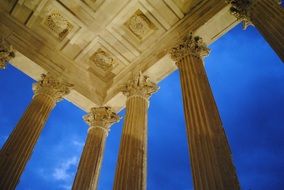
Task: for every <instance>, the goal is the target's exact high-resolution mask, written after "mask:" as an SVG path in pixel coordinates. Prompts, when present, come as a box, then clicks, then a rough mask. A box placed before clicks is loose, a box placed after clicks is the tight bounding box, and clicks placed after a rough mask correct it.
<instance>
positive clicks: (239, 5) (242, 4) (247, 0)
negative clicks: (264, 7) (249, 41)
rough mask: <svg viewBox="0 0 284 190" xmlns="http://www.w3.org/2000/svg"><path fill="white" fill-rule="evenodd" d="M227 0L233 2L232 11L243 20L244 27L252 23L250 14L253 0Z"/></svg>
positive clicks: (229, 2)
mask: <svg viewBox="0 0 284 190" xmlns="http://www.w3.org/2000/svg"><path fill="white" fill-rule="evenodd" d="M256 1H257V0H256ZM226 2H227V3H228V4H231V8H230V13H231V14H232V15H234V16H235V17H236V18H237V19H238V20H240V21H242V22H243V29H246V28H247V27H248V26H249V25H252V23H251V21H250V16H249V10H250V7H251V5H252V0H226Z"/></svg>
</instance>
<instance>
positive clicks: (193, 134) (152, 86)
mask: <svg viewBox="0 0 284 190" xmlns="http://www.w3.org/2000/svg"><path fill="white" fill-rule="evenodd" d="M239 22H243V24H244V27H245V28H246V27H247V26H248V25H253V26H255V27H256V28H257V29H258V30H259V31H260V33H261V34H262V35H263V36H264V38H265V39H266V40H267V42H268V43H269V44H270V45H271V47H272V48H273V49H274V51H275V52H276V53H277V55H278V56H279V57H280V59H281V60H282V61H283V58H284V36H283V34H284V11H283V7H281V5H279V1H276V0H271V1H264V0H240V1H237V0H227V1H225V0H224V1H220V0H212V1H202V0H193V1H188V2H185V1H173V0H164V1H162V0H157V1H144V0H137V1H136V0H135V1H129V0H109V1H76V0H70V1H65V0H56V1H48V0H42V1H18V0H12V1H8V0H4V1H1V2H0V35H1V37H2V42H1V43H0V70H1V72H5V66H6V65H7V64H9V63H11V64H12V65H13V66H15V67H16V68H18V69H19V70H21V71H23V72H24V73H26V74H27V75H29V76H30V77H32V78H33V79H35V80H36V81H37V82H36V83H35V84H34V85H33V87H32V88H33V91H34V96H33V98H32V100H31V103H30V104H29V106H28V107H27V109H26V111H25V113H24V114H23V116H22V117H21V119H20V120H19V122H18V124H17V125H16V126H15V128H14V130H13V132H12V133H11V134H10V136H9V138H8V139H7V141H6V142H5V144H4V145H3V147H2V149H1V151H0V189H3V190H4V189H5V190H10V189H15V188H16V186H17V184H18V182H19V180H20V177H21V175H22V173H23V171H24V169H25V166H26V165H27V163H28V161H29V159H30V157H31V156H32V152H33V150H34V147H35V145H36V143H37V140H38V139H39V137H40V135H41V131H42V130H43V128H44V126H45V123H46V121H47V120H48V117H49V114H50V113H51V111H52V110H53V109H54V108H55V107H56V104H57V103H58V102H60V101H61V100H62V99H63V98H64V99H67V100H69V101H70V102H71V103H73V104H74V105H76V106H78V107H79V108H81V109H82V110H84V111H85V112H87V114H86V115H85V116H84V117H83V119H84V121H85V122H86V123H87V125H88V126H89V127H88V129H84V128H83V127H82V130H86V134H87V138H86V140H85V143H84V148H83V152H82V154H81V158H80V163H79V166H78V168H77V172H76V177H75V179H74V182H73V186H72V189H74V190H81V189H83V190H85V189H86V190H91V189H97V184H98V180H99V175H100V169H101V165H102V162H103V154H104V149H105V143H106V142H107V136H108V134H109V132H110V129H111V125H113V124H114V123H117V122H119V121H120V116H119V115H118V114H119V112H120V111H121V110H123V109H126V114H125V116H124V123H123V129H122V136H121V141H120V143H119V142H118V143H119V147H120V148H119V153H118V155H117V165H116V171H115V177H114V179H113V181H114V185H113V189H114V190H146V189H147V180H146V179H147V138H148V132H147V130H148V127H154V126H148V109H149V106H150V97H151V95H152V94H153V93H156V92H157V93H158V89H159V87H158V83H159V82H160V81H162V80H163V79H164V78H165V77H167V76H168V75H169V74H171V73H172V72H174V71H175V70H178V71H179V73H180V84H181V89H182V98H183V108H184V110H183V111H184V118H185V121H186V126H185V127H186V135H187V142H188V148H189V155H190V163H191V167H192V176H193V182H194V189H195V190H229V189H230V190H240V184H239V181H238V177H237V174H236V169H235V167H234V164H233V161H232V152H231V150H230V146H229V144H228V140H227V137H226V134H225V131H224V128H223V125H222V120H221V117H220V115H219V111H218V108H217V106H216V103H215V100H214V97H213V94H212V90H211V87H210V85H209V81H208V78H207V75H206V72H205V68H204V64H206V63H204V61H203V58H204V57H205V56H210V54H209V53H210V50H209V48H208V45H210V44H212V43H213V42H214V41H216V40H218V38H220V37H221V36H222V35H224V34H225V33H226V32H227V31H228V30H230V29H231V28H233V27H234V26H236V25H237V24H238V23H239ZM244 32H245V31H244ZM0 74H1V73H0ZM180 127H181V126H180ZM42 159H44V158H42Z"/></svg>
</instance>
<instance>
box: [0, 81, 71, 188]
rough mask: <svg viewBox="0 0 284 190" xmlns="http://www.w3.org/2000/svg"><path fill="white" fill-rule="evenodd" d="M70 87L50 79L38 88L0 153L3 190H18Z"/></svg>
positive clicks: (0, 185)
mask: <svg viewBox="0 0 284 190" xmlns="http://www.w3.org/2000/svg"><path fill="white" fill-rule="evenodd" d="M69 87H70V84H67V83H64V82H59V81H57V80H56V79H55V78H53V77H52V76H50V75H42V79H41V80H40V81H38V82H37V83H36V84H34V86H33V90H34V97H33V100H32V102H31V103H30V105H29V106H28V108H27V110H26V111H25V113H24V115H23V116H22V118H21V119H20V121H19V123H18V124H17V126H16V128H15V129H14V131H13V132H12V134H11V135H10V136H9V138H8V140H7V141H6V142H5V144H4V146H3V147H2V149H1V151H0V189H5V190H10V189H15V188H16V185H17V183H18V182H19V179H20V176H21V174H22V172H23V171H24V168H25V166H26V164H27V162H28V160H29V158H30V157H31V154H32V152H33V148H34V146H35V144H36V142H37V140H38V138H39V136H40V133H41V131H42V129H43V127H44V125H45V122H46V120H47V118H48V116H49V113H50V112H51V110H52V109H53V108H54V106H55V104H56V102H57V101H59V100H61V99H62V97H63V96H64V95H66V94H68V93H69Z"/></svg>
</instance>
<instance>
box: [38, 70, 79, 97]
mask: <svg viewBox="0 0 284 190" xmlns="http://www.w3.org/2000/svg"><path fill="white" fill-rule="evenodd" d="M72 86H73V85H71V84H69V83H66V82H63V81H62V80H60V79H57V78H55V77H54V76H52V75H50V74H47V75H46V74H42V75H41V80H39V81H38V82H37V83H34V84H33V91H34V94H35V96H36V95H39V94H43V95H46V96H49V97H51V98H52V99H53V100H54V101H60V100H61V99H62V98H63V96H65V95H67V94H69V92H70V88H71V87H72Z"/></svg>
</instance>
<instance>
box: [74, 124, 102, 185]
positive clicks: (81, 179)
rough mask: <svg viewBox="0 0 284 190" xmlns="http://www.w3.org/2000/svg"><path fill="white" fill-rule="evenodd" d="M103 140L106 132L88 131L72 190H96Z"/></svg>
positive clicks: (96, 129)
mask: <svg viewBox="0 0 284 190" xmlns="http://www.w3.org/2000/svg"><path fill="white" fill-rule="evenodd" d="M105 140H106V132H105V131H103V130H102V129H101V128H92V129H90V130H89V132H88V136H87V140H86V143H85V146H84V150H83V153H82V156H81V159H80V163H79V167H78V171H77V174H76V178H75V182H74V185H73V187H72V189H78V190H80V189H85V190H87V189H90V190H91V189H96V187H97V183H98V178H99V172H100V168H101V163H102V158H103V152H104V147H105Z"/></svg>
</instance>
